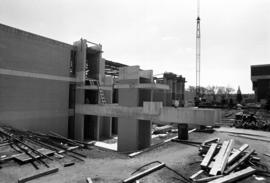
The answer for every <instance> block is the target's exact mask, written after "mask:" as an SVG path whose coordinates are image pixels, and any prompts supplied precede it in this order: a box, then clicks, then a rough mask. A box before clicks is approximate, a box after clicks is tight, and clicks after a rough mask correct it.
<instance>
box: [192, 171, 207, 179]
mask: <svg viewBox="0 0 270 183" xmlns="http://www.w3.org/2000/svg"><path fill="white" fill-rule="evenodd" d="M203 172H204V170H199V171H198V172H196V173H194V174H193V175H191V176H190V177H189V178H190V179H191V180H193V179H195V178H196V177H198V176H199V175H200V174H202V173H203Z"/></svg>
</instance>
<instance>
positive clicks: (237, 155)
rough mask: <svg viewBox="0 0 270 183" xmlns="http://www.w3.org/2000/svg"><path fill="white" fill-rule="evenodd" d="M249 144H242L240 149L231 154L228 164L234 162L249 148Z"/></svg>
mask: <svg viewBox="0 0 270 183" xmlns="http://www.w3.org/2000/svg"><path fill="white" fill-rule="evenodd" d="M248 146H249V145H248V144H244V145H242V146H241V147H240V148H239V150H237V151H235V152H234V153H233V154H232V155H230V157H229V159H228V165H230V164H232V163H233V162H234V161H235V160H236V159H237V158H238V157H239V156H240V155H241V154H242V153H243V152H244V150H246V149H247V148H248Z"/></svg>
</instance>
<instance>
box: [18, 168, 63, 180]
mask: <svg viewBox="0 0 270 183" xmlns="http://www.w3.org/2000/svg"><path fill="white" fill-rule="evenodd" d="M55 172H58V168H53V169H49V170H46V171H43V172H39V173H38V174H33V175H30V176H27V177H23V178H20V179H19V180H18V183H24V182H28V181H30V180H34V179H37V178H39V177H43V176H45V175H49V174H52V173H55Z"/></svg>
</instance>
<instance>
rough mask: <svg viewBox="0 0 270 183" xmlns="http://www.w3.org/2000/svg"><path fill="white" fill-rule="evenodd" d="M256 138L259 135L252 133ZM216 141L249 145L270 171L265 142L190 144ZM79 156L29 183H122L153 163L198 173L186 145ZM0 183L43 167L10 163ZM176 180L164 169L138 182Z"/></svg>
mask: <svg viewBox="0 0 270 183" xmlns="http://www.w3.org/2000/svg"><path fill="white" fill-rule="evenodd" d="M254 133H256V135H259V134H260V132H257V131H256V132H254ZM214 137H219V138H221V140H225V139H235V146H240V145H241V144H243V143H248V144H249V145H250V147H251V148H254V149H256V151H257V152H258V153H259V154H258V156H259V157H260V158H261V162H263V163H265V164H267V165H268V167H269V168H270V157H267V156H264V155H262V154H260V153H270V145H269V143H267V142H262V141H256V140H250V139H244V138H240V137H235V136H230V135H229V134H228V133H221V132H215V133H213V134H206V133H197V132H194V133H191V134H190V140H192V141H199V142H202V141H204V140H207V139H210V138H214ZM82 153H84V154H87V156H88V158H86V159H85V161H83V162H82V161H79V160H74V159H73V158H71V157H65V158H64V159H61V160H56V161H47V162H48V163H49V165H50V167H58V168H59V172H57V173H55V174H52V175H48V176H44V177H42V178H39V179H36V180H34V181H30V182H36V183H48V182H49V183H59V182H60V183H62V182H63V183H85V182H86V178H87V177H91V179H92V180H93V182H94V183H96V182H97V183H102V182H109V183H113V182H121V180H123V179H125V178H127V177H129V176H130V175H131V173H132V172H134V171H135V170H136V169H137V168H139V167H140V166H142V165H144V164H146V163H149V162H152V161H161V162H164V163H166V165H168V166H169V167H171V168H173V169H175V170H176V171H178V172H180V173H181V174H183V175H184V176H186V177H189V176H190V175H192V174H193V173H195V172H196V171H198V170H199V168H200V167H199V164H200V162H199V161H200V160H202V158H201V157H200V156H199V155H198V148H197V147H195V146H191V145H185V144H180V143H175V142H168V143H166V144H164V145H162V146H160V147H158V148H155V149H153V150H151V151H149V152H145V153H143V154H141V155H138V156H136V157H134V158H128V157H127V155H124V154H120V153H117V152H111V151H105V150H100V149H96V148H94V149H92V150H84V151H82ZM71 161H75V165H74V166H70V167H63V164H64V163H65V162H71ZM1 166H2V168H1V169H0V182H1V183H12V182H18V179H19V178H21V177H25V176H27V175H30V174H33V173H37V172H38V171H42V170H46V167H44V166H43V165H39V167H40V170H35V169H34V167H33V166H32V165H31V164H25V165H21V166H19V165H18V164H17V163H15V162H9V163H5V164H2V165H1ZM178 179H179V177H178V176H177V175H176V174H174V173H172V172H171V171H169V170H167V169H165V168H163V169H161V170H159V171H157V172H154V173H152V174H150V175H149V176H147V177H145V178H143V179H141V180H140V182H149V183H155V182H159V183H165V182H169V183H173V182H181V181H179V180H178ZM241 182H243V183H244V182H270V179H269V178H268V179H266V180H264V181H258V180H256V179H255V177H254V176H250V177H249V178H247V179H245V180H242V181H241Z"/></svg>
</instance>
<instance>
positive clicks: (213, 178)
mask: <svg viewBox="0 0 270 183" xmlns="http://www.w3.org/2000/svg"><path fill="white" fill-rule="evenodd" d="M220 177H223V175H216V176H212V177H204V178H201V179H194V180H193V182H209V181H211V180H215V179H218V178H220Z"/></svg>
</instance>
